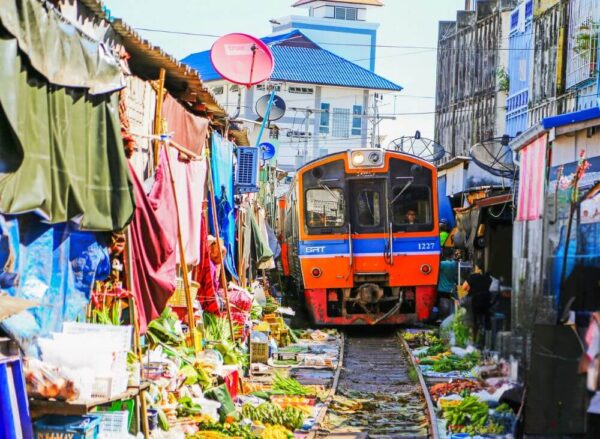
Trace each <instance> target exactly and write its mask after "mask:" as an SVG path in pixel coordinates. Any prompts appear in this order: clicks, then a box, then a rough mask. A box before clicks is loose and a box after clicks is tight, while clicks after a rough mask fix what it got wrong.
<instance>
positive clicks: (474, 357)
mask: <svg viewBox="0 0 600 439" xmlns="http://www.w3.org/2000/svg"><path fill="white" fill-rule="evenodd" d="M479 359H480V356H479V353H478V352H473V353H471V354H467V355H465V356H464V357H463V358H460V357H459V356H458V355H448V356H446V357H442V358H440V359H439V360H430V359H427V358H425V359H423V360H421V362H420V364H422V365H431V366H433V367H432V369H433V370H434V371H435V372H452V371H466V370H471V369H473V367H475V366H476V365H477V363H479Z"/></svg>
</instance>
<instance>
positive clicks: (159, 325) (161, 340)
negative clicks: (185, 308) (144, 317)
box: [146, 307, 184, 346]
mask: <svg viewBox="0 0 600 439" xmlns="http://www.w3.org/2000/svg"><path fill="white" fill-rule="evenodd" d="M177 322H178V318H177V315H176V314H174V313H173V311H171V308H169V307H166V308H165V309H164V310H163V312H162V314H161V315H160V317H158V318H157V319H154V320H152V321H151V322H150V323H148V330H147V332H146V338H147V339H148V341H149V342H150V344H151V345H154V346H156V345H159V344H164V345H167V346H181V345H182V344H183V342H184V339H183V334H181V333H179V332H178V331H177V330H176V326H175V325H176V323H177Z"/></svg>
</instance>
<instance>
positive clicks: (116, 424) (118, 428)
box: [99, 412, 129, 437]
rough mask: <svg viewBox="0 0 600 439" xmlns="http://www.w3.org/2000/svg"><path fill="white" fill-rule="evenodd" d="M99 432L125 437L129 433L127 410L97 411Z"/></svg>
mask: <svg viewBox="0 0 600 439" xmlns="http://www.w3.org/2000/svg"><path fill="white" fill-rule="evenodd" d="M99 414H100V415H101V418H100V431H99V433H100V434H110V435H114V436H119V437H125V436H127V434H128V433H129V412H102V413H99Z"/></svg>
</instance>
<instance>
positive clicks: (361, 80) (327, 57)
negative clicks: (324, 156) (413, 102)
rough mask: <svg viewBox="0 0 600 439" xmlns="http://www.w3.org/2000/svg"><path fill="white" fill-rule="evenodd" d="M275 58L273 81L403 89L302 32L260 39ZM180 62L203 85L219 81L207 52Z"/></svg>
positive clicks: (376, 88)
mask: <svg viewBox="0 0 600 439" xmlns="http://www.w3.org/2000/svg"><path fill="white" fill-rule="evenodd" d="M262 41H263V42H264V43H266V44H267V45H268V46H269V48H270V49H271V51H272V52H273V56H274V57H275V70H274V71H273V75H272V76H271V80H274V81H287V82H298V83H304V84H319V85H332V86H338V87H353V88H366V89H373V90H393V91H400V90H402V87H401V86H399V85H397V84H394V83H393V82H391V81H389V80H387V79H385V78H383V77H381V76H379V75H377V74H375V73H373V72H371V71H370V70H367V69H365V68H363V67H361V66H359V65H357V64H354V63H353V62H351V61H348V60H347V59H344V58H342V57H340V56H338V55H336V54H334V53H332V52H330V51H328V50H325V49H323V48H322V47H320V46H319V45H317V44H316V43H314V42H313V41H311V40H310V39H309V38H308V37H307V36H306V35H304V34H303V33H302V32H300V31H298V30H295V31H292V32H289V33H287V34H283V35H276V36H271V37H266V38H262ZM183 62H184V63H186V64H188V65H189V66H191V67H193V68H195V69H197V70H198V71H200V74H201V75H202V78H204V80H205V81H214V80H217V79H222V78H221V76H220V75H219V74H218V73H217V72H216V71H215V69H214V68H213V66H212V63H211V61H210V51H208V50H207V51H204V52H199V53H194V54H192V55H189V56H187V57H186V58H184V59H183Z"/></svg>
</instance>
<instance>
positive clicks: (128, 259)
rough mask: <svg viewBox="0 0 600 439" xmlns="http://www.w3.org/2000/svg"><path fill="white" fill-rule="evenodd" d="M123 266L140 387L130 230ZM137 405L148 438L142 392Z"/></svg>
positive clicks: (141, 374)
mask: <svg viewBox="0 0 600 439" xmlns="http://www.w3.org/2000/svg"><path fill="white" fill-rule="evenodd" d="M123 259H124V264H123V269H124V270H125V273H124V278H125V279H124V280H125V287H126V288H127V291H129V296H128V302H129V320H130V321H131V323H132V325H133V349H134V352H135V354H136V356H137V359H138V361H139V363H140V385H141V384H142V383H141V380H143V379H144V355H143V353H142V345H141V343H140V321H139V318H138V312H137V308H136V303H135V297H134V296H133V288H132V283H131V277H132V274H133V264H132V256H131V229H130V228H129V227H128V228H127V235H126V239H125V251H124V254H123ZM136 399H137V401H136V402H137V405H138V407H139V408H140V411H141V416H140V417H141V418H142V419H140V421H141V424H142V433H144V437H149V434H150V432H149V430H150V428H149V426H148V405H147V404H146V398H145V397H144V392H143V391H140V392H139V393H138V395H137V396H136Z"/></svg>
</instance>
